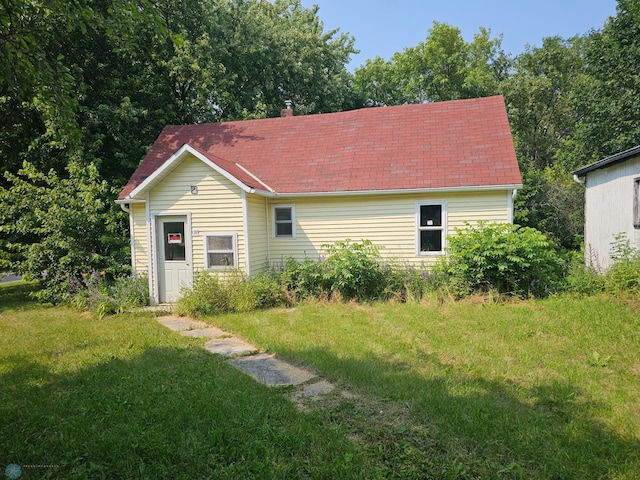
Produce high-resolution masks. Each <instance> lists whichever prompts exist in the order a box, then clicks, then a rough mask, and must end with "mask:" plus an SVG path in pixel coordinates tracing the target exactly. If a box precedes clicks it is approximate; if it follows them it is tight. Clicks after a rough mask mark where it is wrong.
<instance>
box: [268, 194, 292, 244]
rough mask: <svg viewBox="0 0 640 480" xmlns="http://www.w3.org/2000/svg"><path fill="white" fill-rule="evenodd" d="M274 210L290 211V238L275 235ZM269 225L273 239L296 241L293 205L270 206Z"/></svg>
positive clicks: (276, 204) (274, 204)
mask: <svg viewBox="0 0 640 480" xmlns="http://www.w3.org/2000/svg"><path fill="white" fill-rule="evenodd" d="M276 208H290V209H291V236H288V235H277V232H276ZM271 225H272V235H273V238H277V239H278V240H287V239H288V240H295V239H296V206H295V205H294V204H293V203H273V204H271Z"/></svg>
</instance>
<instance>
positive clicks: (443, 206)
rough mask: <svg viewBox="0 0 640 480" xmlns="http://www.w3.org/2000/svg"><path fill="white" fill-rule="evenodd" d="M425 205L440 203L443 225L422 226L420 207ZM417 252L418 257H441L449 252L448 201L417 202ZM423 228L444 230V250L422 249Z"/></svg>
mask: <svg viewBox="0 0 640 480" xmlns="http://www.w3.org/2000/svg"><path fill="white" fill-rule="evenodd" d="M423 205H440V209H441V210H440V215H441V216H442V218H441V219H442V225H441V226H439V227H438V228H431V229H429V228H426V229H425V228H423V227H421V226H420V207H421V206H423ZM414 208H415V210H414V212H415V213H414V215H415V242H416V248H415V253H416V256H418V257H441V256H443V255H446V252H447V233H448V231H447V228H448V227H447V223H448V222H447V212H448V210H447V201H446V200H418V201H416V202H415V207H414ZM422 230H433V231H436V230H441V231H442V250H439V251H437V252H436V251H434V252H423V251H421V250H420V232H421V231H422Z"/></svg>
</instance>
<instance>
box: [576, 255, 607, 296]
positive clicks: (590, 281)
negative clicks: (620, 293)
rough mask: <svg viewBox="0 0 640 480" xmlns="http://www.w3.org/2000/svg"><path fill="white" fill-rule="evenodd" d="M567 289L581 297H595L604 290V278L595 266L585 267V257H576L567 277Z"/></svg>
mask: <svg viewBox="0 0 640 480" xmlns="http://www.w3.org/2000/svg"><path fill="white" fill-rule="evenodd" d="M567 289H568V290H569V291H570V292H573V293H577V294H579V295H594V294H596V293H600V292H602V291H603V290H604V276H603V275H601V274H600V273H599V272H598V270H597V268H596V267H595V266H593V264H589V265H585V262H584V256H582V255H579V256H578V255H574V257H573V258H572V260H571V264H570V266H569V274H568V275H567Z"/></svg>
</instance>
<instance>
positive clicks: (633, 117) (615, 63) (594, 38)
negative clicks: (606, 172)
mask: <svg viewBox="0 0 640 480" xmlns="http://www.w3.org/2000/svg"><path fill="white" fill-rule="evenodd" d="M586 58H587V66H586V71H587V73H588V74H589V76H590V78H591V82H590V83H589V84H587V85H585V86H584V88H581V89H579V90H576V91H575V97H576V105H577V110H578V112H579V114H580V116H581V120H580V122H579V123H578V126H577V137H578V138H577V141H576V143H575V146H574V150H573V152H571V155H570V158H569V161H571V162H572V163H573V164H574V165H576V166H578V165H584V164H587V163H589V162H591V161H595V160H599V159H601V158H604V157H606V156H608V155H612V154H614V153H616V152H619V151H622V150H626V149H628V148H631V147H633V146H636V145H638V144H639V143H640V62H639V61H638V59H639V58H640V0H618V6H617V10H616V16H615V17H610V18H609V19H608V21H607V22H606V23H605V25H604V27H603V28H602V30H601V31H599V32H593V33H592V34H591V35H590V42H589V44H588V46H587V51H586Z"/></svg>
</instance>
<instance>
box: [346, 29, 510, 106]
mask: <svg viewBox="0 0 640 480" xmlns="http://www.w3.org/2000/svg"><path fill="white" fill-rule="evenodd" d="M490 34H491V32H490V31H489V30H487V29H485V28H481V29H480V32H479V33H477V34H475V35H474V38H473V41H471V42H470V43H466V42H465V41H464V40H463V39H462V35H461V33H460V30H459V29H458V28H456V27H452V26H450V25H447V24H445V23H438V22H434V24H433V27H432V28H431V29H430V30H429V35H428V36H427V39H426V40H425V41H424V42H420V43H419V44H418V45H417V46H415V47H411V48H406V49H404V50H403V51H402V52H397V53H395V54H394V55H393V57H392V59H391V60H390V61H389V62H385V61H384V60H382V59H381V58H380V57H376V58H375V59H374V60H372V61H371V60H368V61H367V62H366V64H365V65H364V66H363V67H360V68H359V69H357V70H356V72H355V75H354V88H355V90H356V91H357V92H358V93H359V94H360V95H362V96H363V97H364V98H366V99H367V101H368V103H369V104H370V105H400V104H404V103H423V102H427V101H442V100H455V99H460V98H476V97H482V96H488V95H494V94H496V93H497V92H498V84H499V81H500V80H501V79H502V78H503V76H504V75H505V74H506V72H507V67H508V63H509V62H508V60H507V58H506V56H505V54H504V52H503V51H502V50H501V48H500V43H501V40H500V39H491V38H490Z"/></svg>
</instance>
